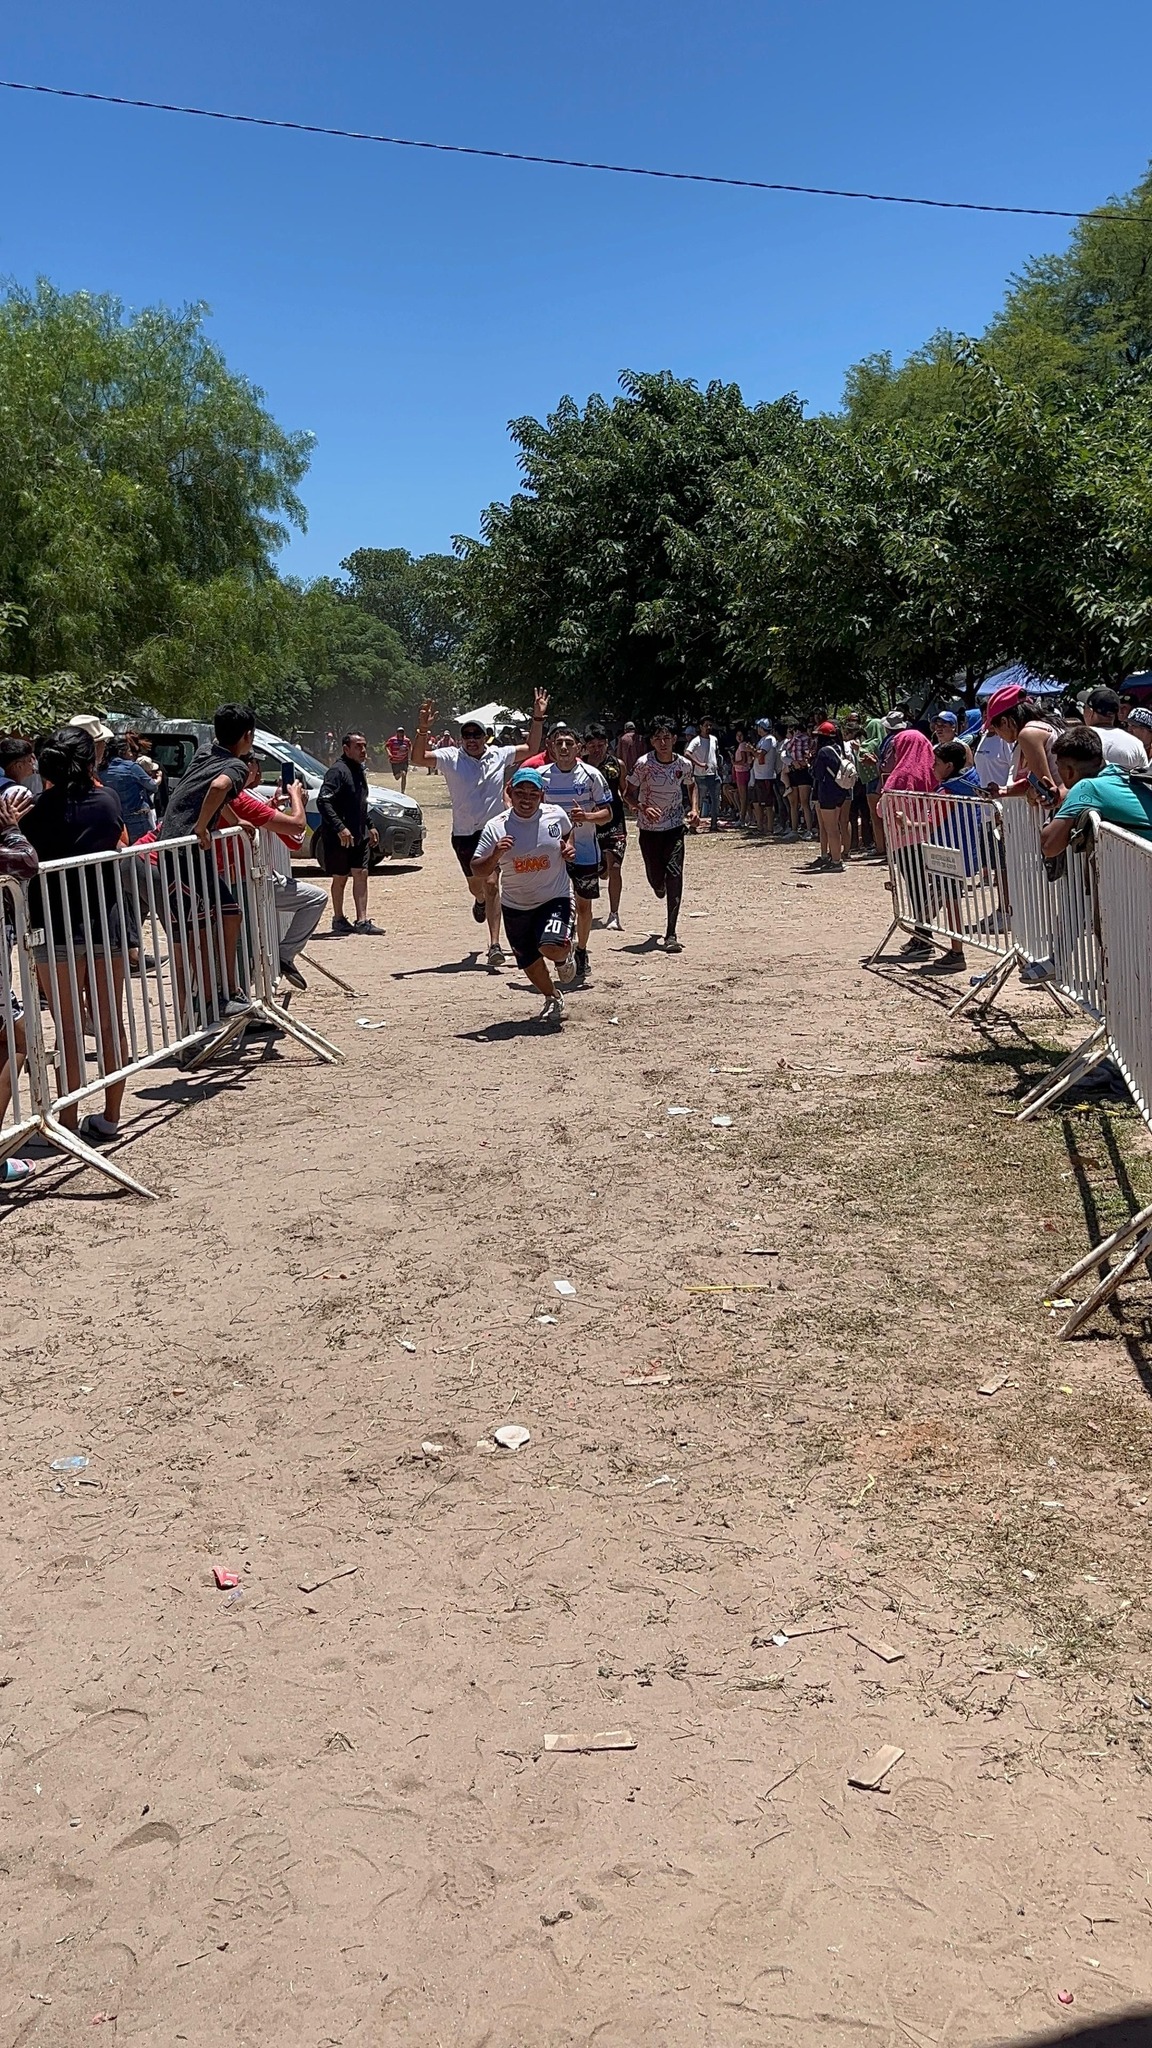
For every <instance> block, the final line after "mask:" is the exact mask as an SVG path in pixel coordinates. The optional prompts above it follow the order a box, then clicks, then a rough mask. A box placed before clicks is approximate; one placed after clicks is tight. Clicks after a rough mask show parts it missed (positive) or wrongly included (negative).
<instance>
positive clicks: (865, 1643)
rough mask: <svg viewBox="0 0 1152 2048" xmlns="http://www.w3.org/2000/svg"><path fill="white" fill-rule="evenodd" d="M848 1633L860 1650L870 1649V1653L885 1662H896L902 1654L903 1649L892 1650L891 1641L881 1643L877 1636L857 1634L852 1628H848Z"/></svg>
mask: <svg viewBox="0 0 1152 2048" xmlns="http://www.w3.org/2000/svg"><path fill="white" fill-rule="evenodd" d="M849 1634H850V1635H851V1637H852V1641H853V1642H854V1643H859V1645H860V1648H861V1649H862V1650H871V1652H872V1655H873V1656H874V1657H881V1658H883V1660H884V1662H885V1664H898V1663H899V1662H900V1659H901V1658H902V1656H903V1655H904V1652H903V1650H894V1649H893V1648H892V1645H891V1643H882V1642H881V1640H880V1638H879V1636H858V1635H857V1634H856V1632H855V1630H854V1629H850V1630H849Z"/></svg>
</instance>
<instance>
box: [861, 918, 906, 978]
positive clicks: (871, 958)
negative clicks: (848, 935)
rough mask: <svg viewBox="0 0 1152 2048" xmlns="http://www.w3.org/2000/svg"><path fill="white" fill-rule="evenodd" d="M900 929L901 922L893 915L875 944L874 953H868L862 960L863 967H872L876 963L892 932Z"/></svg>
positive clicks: (901, 928)
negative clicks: (881, 936)
mask: <svg viewBox="0 0 1152 2048" xmlns="http://www.w3.org/2000/svg"><path fill="white" fill-rule="evenodd" d="M902 930H903V926H902V924H901V921H900V919H899V918H898V917H894V918H893V919H892V922H891V924H890V925H889V927H888V929H887V931H886V932H885V934H884V937H883V938H882V939H881V941H880V944H879V945H878V946H877V948H876V951H875V952H874V953H869V955H868V958H867V959H866V961H865V962H864V965H865V967H874V966H875V965H876V962H877V960H878V959H879V958H880V955H881V953H882V952H883V951H884V948H885V946H886V945H887V944H888V941H889V939H890V938H891V937H892V934H893V932H898V931H902Z"/></svg>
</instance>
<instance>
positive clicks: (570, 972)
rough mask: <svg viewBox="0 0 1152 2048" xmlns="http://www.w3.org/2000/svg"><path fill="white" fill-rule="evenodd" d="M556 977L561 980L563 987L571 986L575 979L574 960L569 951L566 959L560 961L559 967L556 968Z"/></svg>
mask: <svg viewBox="0 0 1152 2048" xmlns="http://www.w3.org/2000/svg"><path fill="white" fill-rule="evenodd" d="M556 979H557V981H560V982H563V984H564V987H565V988H571V986H572V983H573V982H574V981H575V979H576V962H575V960H574V959H573V958H572V955H571V953H569V955H568V958H567V959H566V960H562V961H561V962H560V965H559V967H558V968H557V969H556Z"/></svg>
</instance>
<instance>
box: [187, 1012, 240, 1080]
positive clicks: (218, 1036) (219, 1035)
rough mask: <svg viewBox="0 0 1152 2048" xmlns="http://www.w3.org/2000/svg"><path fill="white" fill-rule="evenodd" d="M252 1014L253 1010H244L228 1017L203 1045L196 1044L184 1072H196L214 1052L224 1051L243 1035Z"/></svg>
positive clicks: (206, 1062) (205, 1064)
mask: <svg viewBox="0 0 1152 2048" xmlns="http://www.w3.org/2000/svg"><path fill="white" fill-rule="evenodd" d="M253 1014H254V1011H253V1010H245V1012H244V1015H243V1016H242V1017H229V1018H228V1020H227V1022H226V1023H225V1024H224V1026H223V1028H222V1029H221V1030H219V1031H217V1032H215V1033H214V1034H213V1036H212V1037H211V1038H209V1039H208V1040H206V1042H205V1043H204V1044H203V1045H201V1046H198V1047H197V1049H196V1051H195V1052H194V1053H193V1054H192V1057H191V1058H190V1059H189V1060H186V1061H185V1063H184V1068H183V1071H184V1073H186V1074H198V1073H199V1071H200V1069H201V1067H205V1066H207V1064H208V1061H209V1060H210V1059H211V1058H212V1056H213V1054H214V1053H218V1052H226V1051H227V1049H228V1047H229V1046H230V1045H231V1044H232V1043H233V1042H234V1040H236V1039H238V1038H242V1037H243V1036H244V1030H245V1026H246V1025H247V1024H248V1023H249V1022H250V1020H251V1018H252V1016H253Z"/></svg>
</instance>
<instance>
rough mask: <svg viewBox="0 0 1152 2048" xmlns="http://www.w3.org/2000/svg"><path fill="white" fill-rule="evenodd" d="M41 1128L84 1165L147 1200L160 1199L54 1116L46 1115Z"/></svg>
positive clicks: (60, 1147)
mask: <svg viewBox="0 0 1152 2048" xmlns="http://www.w3.org/2000/svg"><path fill="white" fill-rule="evenodd" d="M40 1129H41V1132H42V1134H43V1136H44V1137H46V1138H47V1139H49V1141H50V1142H51V1143H52V1144H53V1145H56V1146H58V1147H59V1149H60V1151H61V1152H69V1153H71V1155H72V1157H73V1158H74V1159H78V1160H79V1161H80V1164H81V1165H82V1166H93V1167H95V1169H96V1171H97V1173H103V1174H106V1175H107V1177H108V1179H109V1180H114V1181H116V1182H117V1184H118V1186H120V1187H122V1188H128V1189H129V1191H130V1192H131V1193H132V1194H134V1195H143V1197H144V1199H145V1201H148V1202H156V1201H159V1199H160V1198H159V1196H158V1195H157V1194H155V1193H154V1191H153V1190H152V1189H151V1188H146V1187H145V1186H144V1183H143V1181H139V1180H133V1178H132V1175H131V1174H130V1173H125V1171H124V1169H123V1167H122V1166H117V1164H116V1161H115V1160H114V1159H109V1158H108V1156H107V1154H106V1153H104V1152H97V1151H96V1149H95V1147H94V1146H92V1145H86V1144H85V1143H84V1140H83V1138H81V1137H78V1136H77V1134H76V1132H75V1131H69V1130H66V1129H65V1127H64V1125H63V1124H61V1123H57V1121H56V1118H55V1117H54V1116H46V1117H45V1118H44V1121H43V1123H42V1124H41V1126H40Z"/></svg>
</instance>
